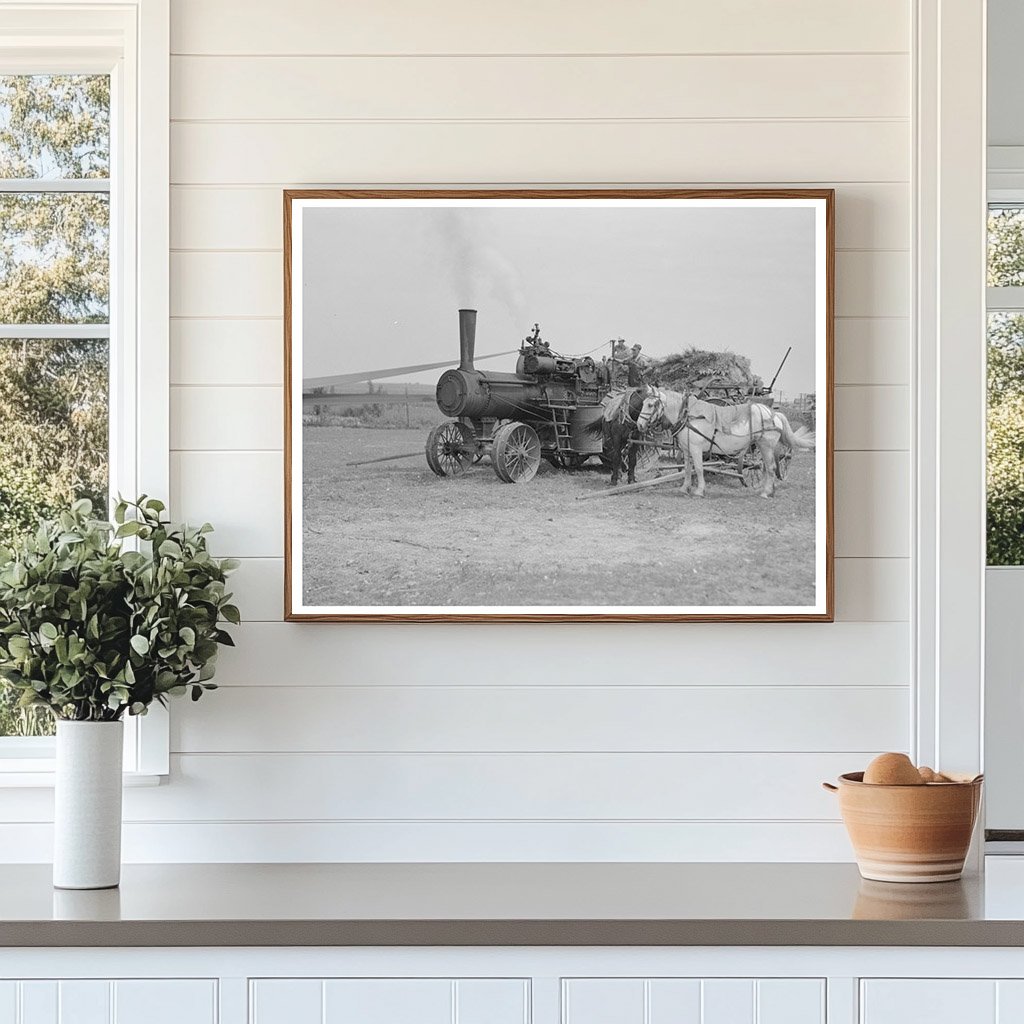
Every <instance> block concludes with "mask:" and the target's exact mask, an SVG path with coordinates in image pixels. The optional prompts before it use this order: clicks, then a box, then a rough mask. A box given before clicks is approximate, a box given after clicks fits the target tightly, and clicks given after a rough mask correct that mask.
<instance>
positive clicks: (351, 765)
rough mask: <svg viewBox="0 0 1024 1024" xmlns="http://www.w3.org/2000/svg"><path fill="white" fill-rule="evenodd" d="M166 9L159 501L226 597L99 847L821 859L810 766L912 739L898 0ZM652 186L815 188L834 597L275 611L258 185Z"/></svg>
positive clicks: (179, 5) (823, 832)
mask: <svg viewBox="0 0 1024 1024" xmlns="http://www.w3.org/2000/svg"><path fill="white" fill-rule="evenodd" d="M171 11H172V37H173V38H172V49H173V54H174V56H173V59H172V81H171V93H172V124H171V126H170V130H171V180H172V187H171V249H172V251H171V275H172V276H171V307H172V324H171V382H172V394H171V403H172V404H171V408H172V422H171V438H172V448H173V451H172V455H171V468H172V494H171V499H172V506H173V510H174V512H175V513H176V514H177V515H180V516H184V517H187V518H189V519H196V520H211V521H213V522H214V523H215V524H216V525H217V532H216V533H215V534H214V535H213V538H214V539H213V544H214V547H215V549H216V550H217V551H218V552H220V553H223V554H232V555H237V556H240V557H242V558H243V564H242V568H241V569H240V570H239V572H238V574H237V576H236V578H235V581H234V584H235V589H236V592H237V597H238V603H239V605H240V606H241V608H242V614H243V616H244V619H245V623H244V625H243V626H242V627H241V629H239V630H238V631H237V638H238V647H237V649H235V650H227V651H225V652H224V653H223V655H222V657H221V661H220V668H219V671H218V677H217V678H218V681H219V682H220V683H221V684H222V689H221V690H220V691H219V692H214V693H211V694H208V695H206V696H205V697H204V698H203V700H202V701H201V702H199V703H198V704H196V705H189V706H188V707H185V706H183V705H179V706H176V707H175V711H174V716H173V721H172V750H173V755H172V772H173V774H172V777H171V780H170V782H169V784H167V785H163V786H160V787H153V788H138V789H130V790H129V791H127V793H126V804H125V809H126V819H127V824H126V828H125V855H126V857H127V858H128V859H129V860H143V861H155V860H167V859H170V860H213V861H230V860H247V861H252V860H265V859H266V860H298V861H301V860H333V859H339V858H340V859H355V860H402V859H413V860H445V859H456V860H472V859H495V860H507V859H517V858H521V859H532V860H546V859H596V860H606V859H631V860H658V859H693V860H764V859H769V860H770V859H774V858H778V859H793V860H815V859H827V860H835V859H848V858H849V856H850V850H849V845H848V843H847V840H846V838H845V835H844V833H843V830H842V826H841V824H840V823H839V821H838V815H837V809H836V805H835V801H834V799H833V798H831V797H830V796H829V795H828V794H827V793H824V792H823V791H822V790H821V789H820V787H819V785H818V784H819V782H820V781H821V780H823V779H827V778H831V777H834V776H835V775H836V774H837V773H839V772H842V771H847V770H852V769H856V768H859V767H862V766H863V765H864V764H865V762H866V761H867V760H868V759H869V758H870V757H871V756H872V755H873V754H874V753H875V752H877V751H880V750H883V749H894V750H900V749H906V748H907V747H908V745H909V742H910V721H911V700H910V689H909V680H910V677H911V674H910V672H911V670H910V650H911V627H910V619H911V578H912V563H911V559H910V554H911V492H910V489H911V459H910V451H909V449H910V437H911V415H910V411H911V383H912V380H911V369H910V368H911V365H912V362H913V348H912V343H911V327H910V321H909V315H910V309H911V289H910V274H911V264H912V251H911V193H910V184H909V180H910V169H911V149H912V147H911V143H912V135H911V123H910V115H911V90H910V80H911V69H912V56H911V54H910V52H909V51H910V45H911V43H910V39H911V4H910V3H909V0H895V2H894V0H830V2H828V3H823V2H822V0H780V2H777V3H764V2H762V0H720V2H717V3H714V4H701V5H698V4H693V3H686V2H684V3H679V2H678V0H653V2H650V3H643V4H625V3H621V4H610V5H604V6H603V7H602V9H601V16H600V17H597V16H595V10H594V6H593V4H592V3H589V2H588V0H568V2H564V3H557V4H552V3H547V2H542V0H527V2H525V3H517V4H506V5H494V4H480V3H479V2H477V0H440V2H439V3H435V4H427V5H424V4H421V3H418V2H415V0H396V2H389V3H386V4H359V5H353V4H338V3H336V2H334V0H292V2H291V3H288V4H281V3H279V2H278V0H246V2H244V3H243V2H242V0H174V3H172V5H171ZM659 183H669V184H686V185H693V186H699V185H707V186H714V185H719V186H728V185H737V186H739V185H744V186H749V185H762V186H769V187H770V186H801V185H802V186H807V187H815V186H818V187H835V188H836V189H837V211H838V220H837V248H838V252H837V296H836V298H837V312H838V315H839V318H838V320H837V323H836V380H837V383H838V385H839V386H838V388H837V394H836V400H835V414H836V447H837V455H836V459H835V471H836V477H835V484H836V553H837V555H838V556H839V558H838V560H837V564H836V612H837V618H838V620H839V621H837V622H836V623H835V624H834V625H817V624H778V625H776V624H768V625H758V624H739V625H730V624H689V623H684V624H670V625H640V626H619V627H608V626H602V625H594V624H590V625H572V626H563V627H558V626H517V627H509V626H490V625H480V626H469V627H467V626H444V625H436V626H379V627H367V626H344V625H342V626H338V625H316V624H310V625H299V624H286V623H282V622H281V621H280V618H281V611H282V609H281V600H282V598H281V591H282V571H283V562H282V554H283V543H282V533H283V524H282V504H283V493H282V478H283V453H282V447H283V440H282V428H281V418H282V395H281V384H282V365H283V360H282V321H281V315H282V301H281V290H282V289H281V189H282V188H284V187H295V186H304V185H349V186H355V185H360V184H365V185H396V186H401V185H404V184H408V185H423V184H438V185H459V184H482V185H495V186H499V185H503V184H506V185H513V186H514V185H529V184H547V185H559V184H562V185H575V184H610V185H612V184H659ZM2 813H3V821H2V823H0V861H2V860H11V859H45V858H46V857H48V856H49V850H50V848H49V843H50V838H49V836H50V833H49V829H48V826H47V825H46V822H48V821H49V820H50V817H51V815H52V794H49V793H47V792H45V791H39V790H35V791H34V790H20V791H15V790H8V791H5V793H4V801H3V812H2Z"/></svg>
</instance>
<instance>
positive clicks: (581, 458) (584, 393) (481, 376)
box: [427, 309, 610, 483]
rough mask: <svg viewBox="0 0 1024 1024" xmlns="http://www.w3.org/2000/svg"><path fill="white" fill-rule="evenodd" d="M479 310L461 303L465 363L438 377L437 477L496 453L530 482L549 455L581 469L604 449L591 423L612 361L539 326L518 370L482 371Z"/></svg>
mask: <svg viewBox="0 0 1024 1024" xmlns="http://www.w3.org/2000/svg"><path fill="white" fill-rule="evenodd" d="M476 317H477V311H476V310H475V309H460V310H459V366H458V369H451V370H445V372H444V373H443V374H441V377H440V379H439V380H438V382H437V407H438V408H439V409H440V410H441V412H442V413H444V415H445V416H449V417H451V419H450V420H448V421H447V422H446V423H442V424H440V425H439V426H437V427H435V428H434V429H433V430H432V431H431V432H430V435H429V436H428V438H427V463H428V464H429V466H430V468H431V469H432V470H433V471H434V472H435V473H437V475H438V476H453V475H457V474H459V473H462V472H463V471H464V470H465V469H466V467H467V466H469V465H471V464H473V463H475V462H479V461H480V460H481V459H482V458H483V457H484V456H490V459H491V464H492V465H493V467H494V471H495V473H496V474H497V476H498V478H499V479H501V480H503V481H504V482H506V483H525V482H526V481H528V480H530V479H532V478H533V476H534V475H535V474H536V472H537V468H538V466H539V465H540V460H541V458H544V459H545V460H547V461H548V462H550V463H551V464H552V465H554V466H558V467H560V468H565V469H576V468H578V467H579V466H581V465H583V463H584V462H586V460H587V459H588V458H589V457H590V456H591V455H599V454H600V452H601V434H600V431H598V430H589V429H587V428H588V427H590V426H591V425H593V424H595V423H597V422H598V421H599V420H600V418H601V415H602V413H603V406H602V404H601V403H602V401H603V399H604V398H605V396H606V395H607V394H608V391H609V390H610V381H609V375H608V371H607V368H606V367H605V366H603V365H600V364H598V363H596V362H595V361H594V360H593V359H591V358H590V357H583V358H574V357H569V356H563V355H559V354H558V353H557V352H553V351H552V350H551V348H550V347H549V346H548V344H547V343H546V342H544V341H543V340H542V339H541V336H540V328H539V326H535V327H534V331H533V334H532V335H530V336H529V337H528V338H526V339H525V340H524V341H523V343H522V345H521V346H520V349H519V358H518V359H517V361H516V372H515V373H496V372H494V371H491V370H478V369H477V368H476V367H475V365H474V362H473V359H474V353H475V348H476Z"/></svg>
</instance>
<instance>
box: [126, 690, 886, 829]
mask: <svg viewBox="0 0 1024 1024" xmlns="http://www.w3.org/2000/svg"><path fill="white" fill-rule="evenodd" d="M211 696H213V695H211ZM309 713H310V714H315V709H314V708H310V709H309ZM878 752H879V751H877V750H875V751H864V752H855V753H852V754H851V753H845V754H837V753H801V754H793V753H786V754H734V753H718V754H716V753H693V754H688V753H687V754H675V753H660V754H649V753H629V754H624V753H601V754H572V753H554V754H548V753H541V754H512V753H496V754H486V753H483V754H479V753H470V754H362V753H353V754H302V753H287V754H273V755H269V754H215V755H210V754H177V755H173V756H172V758H171V772H172V775H173V776H174V779H175V783H174V785H173V786H159V787H156V788H152V789H129V790H127V791H126V792H125V819H126V820H127V821H129V822H141V821H147V820H151V819H156V820H161V821H211V822H220V821H300V820H301V821H330V820H359V821H396V820H399V819H401V820H404V821H455V820H459V821H469V820H474V821H476V820H483V819H486V820H489V821H493V820H505V821H510V820H515V821H522V820H527V821H539V820H544V821H550V820H554V819H564V820H571V821H578V820H585V821H595V820H599V821H611V820H618V821H646V820H654V821H696V820H701V821H729V820H741V821H782V820H786V819H800V820H808V819H810V820H818V821H834V820H836V818H837V816H838V810H837V807H836V803H835V798H834V797H833V796H832V795H831V794H829V793H826V792H824V791H823V790H822V789H821V787H820V782H821V781H822V780H826V779H833V778H835V777H836V776H838V775H839V774H841V773H842V772H847V771H850V770H851V764H852V765H853V766H854V767H856V766H860V765H864V764H867V762H868V761H870V760H871V758H872V757H873V756H874V755H875V754H877V753H878ZM709 780H714V784H713V785H712V784H711V783H710V781H709Z"/></svg>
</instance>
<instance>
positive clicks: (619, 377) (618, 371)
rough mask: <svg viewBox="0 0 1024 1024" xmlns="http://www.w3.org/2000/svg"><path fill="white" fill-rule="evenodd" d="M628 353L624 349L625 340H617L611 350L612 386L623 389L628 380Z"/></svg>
mask: <svg viewBox="0 0 1024 1024" xmlns="http://www.w3.org/2000/svg"><path fill="white" fill-rule="evenodd" d="M629 360H630V351H629V349H628V348H627V347H626V339H625V338H619V339H618V340H617V341H616V342H615V347H614V348H613V349H612V384H613V385H614V386H615V387H623V388H624V387H625V386H626V384H627V382H628V380H629Z"/></svg>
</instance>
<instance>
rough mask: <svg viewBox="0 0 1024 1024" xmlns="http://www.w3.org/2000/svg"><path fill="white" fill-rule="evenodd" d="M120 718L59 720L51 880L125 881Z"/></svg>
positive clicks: (75, 883) (99, 884) (90, 884)
mask: <svg viewBox="0 0 1024 1024" xmlns="http://www.w3.org/2000/svg"><path fill="white" fill-rule="evenodd" d="M123 746H124V726H123V724H122V723H121V722H65V721H58V722H57V785H56V793H55V802H54V836H53V884H54V885H55V886H56V887H57V888H59V889H110V888H113V887H114V886H116V885H118V884H119V882H120V880H121V786H122V776H121V771H122V768H121V765H122V750H123Z"/></svg>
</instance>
